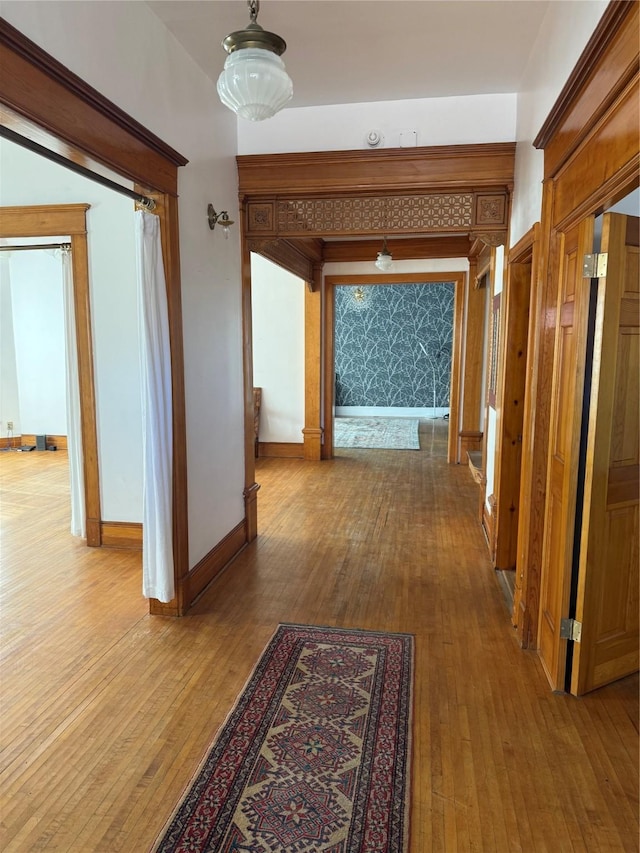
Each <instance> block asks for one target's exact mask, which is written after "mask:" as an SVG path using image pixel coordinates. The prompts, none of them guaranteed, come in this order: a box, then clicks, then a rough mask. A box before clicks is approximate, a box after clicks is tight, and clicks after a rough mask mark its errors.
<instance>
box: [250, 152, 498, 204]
mask: <svg viewBox="0 0 640 853" xmlns="http://www.w3.org/2000/svg"><path fill="white" fill-rule="evenodd" d="M236 161H237V164H238V181H239V191H240V195H241V197H243V196H244V197H249V196H251V197H260V196H263V197H264V196H267V197H269V196H277V197H278V198H284V197H286V196H291V197H294V198H300V197H304V198H312V197H314V196H318V197H320V198H322V197H324V198H327V197H331V196H335V195H339V194H341V193H345V194H348V195H357V196H358V197H360V196H363V195H366V194H367V193H370V194H381V193H387V192H388V191H392V192H393V193H398V194H399V193H419V192H424V191H425V188H429V189H438V190H443V189H445V188H446V189H447V190H448V191H450V192H454V191H459V189H460V188H466V189H467V190H468V191H473V190H476V189H477V190H479V189H483V190H485V191H490V190H491V189H495V190H497V191H504V190H505V189H506V190H508V191H511V189H512V188H513V174H514V163H515V143H512V142H504V143H491V144H485V145H450V146H447V145H438V146H429V147H423V148H411V149H407V148H387V149H381V150H375V151H369V150H367V151H359V150H358V151H319V152H301V153H294V154H251V155H239V156H238V157H237V158H236Z"/></svg>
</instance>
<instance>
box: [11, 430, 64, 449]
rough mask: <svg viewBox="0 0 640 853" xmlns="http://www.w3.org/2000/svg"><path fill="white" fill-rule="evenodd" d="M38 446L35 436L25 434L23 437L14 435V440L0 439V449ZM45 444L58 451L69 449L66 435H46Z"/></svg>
mask: <svg viewBox="0 0 640 853" xmlns="http://www.w3.org/2000/svg"><path fill="white" fill-rule="evenodd" d="M36 444H37V441H36V436H35V434H31V433H23V434H22V435H14V436H13V437H12V438H0V447H21V446H22V445H25V446H27V447H34V446H35V445H36ZM45 444H46V446H47V447H55V448H57V449H58V450H66V449H67V436H66V435H45Z"/></svg>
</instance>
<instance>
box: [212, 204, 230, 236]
mask: <svg viewBox="0 0 640 853" xmlns="http://www.w3.org/2000/svg"><path fill="white" fill-rule="evenodd" d="M207 218H208V220H209V228H211V230H212V231H213V229H214V228H215V227H216V225H221V226H222V231H223V233H224V236H225V239H226V238H227V237H228V236H229V226H230V225H233V219H229V214H228V213H227V211H226V210H221V211H220V213H216V211H215V208H214V206H213V205H212V204H210V205H209V206H208V207H207Z"/></svg>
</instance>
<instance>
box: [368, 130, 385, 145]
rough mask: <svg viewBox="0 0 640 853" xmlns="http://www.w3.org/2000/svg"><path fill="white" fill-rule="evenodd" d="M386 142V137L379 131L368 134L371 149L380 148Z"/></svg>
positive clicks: (371, 131)
mask: <svg viewBox="0 0 640 853" xmlns="http://www.w3.org/2000/svg"><path fill="white" fill-rule="evenodd" d="M383 142H384V136H383V135H382V133H381V132H380V131H379V130H370V131H369V133H367V138H366V143H367V145H368V146H369V148H380V146H381V145H382V143H383Z"/></svg>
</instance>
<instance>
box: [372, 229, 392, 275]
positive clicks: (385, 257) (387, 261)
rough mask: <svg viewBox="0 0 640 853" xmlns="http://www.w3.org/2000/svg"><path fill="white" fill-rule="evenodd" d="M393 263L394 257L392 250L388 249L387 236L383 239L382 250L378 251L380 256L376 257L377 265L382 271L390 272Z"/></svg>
mask: <svg viewBox="0 0 640 853" xmlns="http://www.w3.org/2000/svg"><path fill="white" fill-rule="evenodd" d="M392 264H393V258H392V257H391V252H390V251H389V250H388V249H387V238H386V237H385V238H384V239H383V241H382V251H380V252H378V257H377V258H376V266H377V267H378V269H379V270H382V272H388V271H389V270H390V269H391V266H392Z"/></svg>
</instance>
